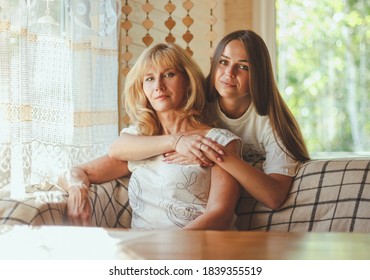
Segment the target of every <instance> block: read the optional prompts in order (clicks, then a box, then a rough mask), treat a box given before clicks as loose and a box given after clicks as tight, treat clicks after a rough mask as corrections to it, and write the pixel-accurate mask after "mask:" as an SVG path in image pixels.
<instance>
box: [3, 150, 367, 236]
mask: <svg viewBox="0 0 370 280" xmlns="http://www.w3.org/2000/svg"><path fill="white" fill-rule="evenodd" d="M128 181H129V178H128V177H123V178H120V179H117V180H113V181H111V182H107V183H104V184H96V185H92V186H91V188H90V191H89V196H90V201H91V205H92V225H93V226H98V227H110V228H129V227H130V221H131V209H130V207H129V203H128V195H127V186H128ZM43 192H45V193H44V194H43ZM47 193H48V194H49V195H47ZM36 194H37V195H36ZM41 194H43V195H41ZM51 194H53V195H51ZM27 195H28V200H27V202H24V201H23V202H20V201H17V200H15V199H11V198H9V197H5V198H4V197H0V224H4V223H5V224H28V225H42V224H49V225H57V224H66V223H67V222H66V220H65V217H64V213H65V209H66V200H67V194H66V193H65V192H64V191H63V190H61V189H60V188H58V186H52V185H47V187H42V188H40V186H32V187H31V188H30V189H29V190H28V193H27ZM22 209H23V210H22ZM21 210H22V211H21ZM236 214H237V221H236V226H237V229H238V230H253V231H282V232H308V231H318V232H319V231H320V232H330V231H332V232H370V158H369V157H358V158H343V159H320V160H311V161H309V162H307V163H305V164H303V165H302V166H301V167H300V168H299V171H298V173H297V175H296V176H295V178H294V182H293V185H292V188H291V190H290V192H289V194H288V197H287V200H286V201H285V202H284V204H283V205H281V207H280V208H279V209H277V210H271V209H269V208H267V207H266V206H264V205H263V204H261V203H259V202H258V201H256V200H255V199H253V198H252V197H251V196H250V195H249V194H248V193H247V192H246V191H243V193H242V195H241V198H240V200H239V202H238V205H237V208H236Z"/></svg>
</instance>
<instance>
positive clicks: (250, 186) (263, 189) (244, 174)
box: [202, 146, 293, 209]
mask: <svg viewBox="0 0 370 280" xmlns="http://www.w3.org/2000/svg"><path fill="white" fill-rule="evenodd" d="M207 150H208V148H207V147H206V146H202V151H203V153H204V154H205V155H206V156H207V157H209V158H210V159H211V160H213V161H214V162H215V163H217V165H219V166H220V167H221V168H222V169H224V170H225V171H227V172H228V173H230V174H231V175H232V176H233V177H234V178H235V179H236V180H237V181H238V182H239V183H240V185H241V186H242V187H243V188H244V189H245V190H247V191H248V192H249V194H250V195H252V196H253V197H254V198H255V199H256V200H258V201H260V202H262V203H263V204H265V205H266V206H267V207H269V208H271V209H277V208H278V207H279V206H280V205H281V204H282V203H283V202H284V201H285V199H286V197H287V195H288V192H289V189H290V187H291V185H292V182H293V178H292V177H290V176H286V175H282V174H274V173H273V174H266V173H264V172H263V171H262V170H259V169H257V168H255V167H253V166H252V165H250V164H249V163H247V162H245V161H244V160H243V159H241V158H240V157H239V156H238V155H237V154H235V153H229V152H228V153H227V154H226V155H224V156H223V161H217V160H216V158H214V157H213V156H212V153H208V151H207ZM212 157H213V158H212Z"/></svg>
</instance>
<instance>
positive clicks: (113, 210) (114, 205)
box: [89, 177, 132, 228]
mask: <svg viewBox="0 0 370 280" xmlns="http://www.w3.org/2000/svg"><path fill="white" fill-rule="evenodd" d="M128 180H129V178H128V177H123V178H121V179H117V180H113V181H110V182H107V183H104V184H95V185H94V184H93V185H91V187H90V190H89V196H90V202H91V205H92V217H91V220H92V225H93V226H99V227H111V228H113V227H114V228H117V227H118V228H130V227H131V214H132V212H131V208H130V206H129V203H128V192H127V187H128Z"/></svg>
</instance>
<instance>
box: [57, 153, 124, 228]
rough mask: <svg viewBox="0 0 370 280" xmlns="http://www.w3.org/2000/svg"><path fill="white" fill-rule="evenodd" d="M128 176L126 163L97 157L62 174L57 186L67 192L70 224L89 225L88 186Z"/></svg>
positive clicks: (105, 157) (107, 157) (106, 157)
mask: <svg viewBox="0 0 370 280" xmlns="http://www.w3.org/2000/svg"><path fill="white" fill-rule="evenodd" d="M128 174H129V170H128V167H127V162H123V161H119V160H116V159H113V158H110V157H109V156H102V157H99V158H97V159H95V160H92V161H90V162H87V163H85V164H82V165H79V166H76V167H73V168H72V169H71V170H70V171H68V172H66V173H64V174H63V175H62V176H61V177H60V178H59V181H58V184H59V185H60V186H61V187H62V188H64V189H65V190H66V191H67V192H68V201H67V216H68V217H69V221H70V222H71V224H73V225H86V226H88V225H90V214H91V206H90V203H89V196H88V188H89V187H90V184H98V183H103V182H108V181H111V180H113V179H117V178H120V177H122V176H125V175H128Z"/></svg>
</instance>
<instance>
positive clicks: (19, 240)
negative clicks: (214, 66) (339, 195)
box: [0, 226, 370, 260]
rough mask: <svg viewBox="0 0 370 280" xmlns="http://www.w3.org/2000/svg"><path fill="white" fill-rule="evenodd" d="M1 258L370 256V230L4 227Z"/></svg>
mask: <svg viewBox="0 0 370 280" xmlns="http://www.w3.org/2000/svg"><path fill="white" fill-rule="evenodd" d="M0 248H1V250H0V259H107V260H110V259H151V260H155V259H157V260H325V259H329V260H340V259H343V260H361V259H362V260H370V234H366V233H334V232H330V233H329V232H328V233H314V232H310V233H284V232H252V231H249V232H248V231H182V230H178V231H145V232H143V231H133V230H118V229H103V228H87V227H85V228H83V227H67V226H44V227H36V228H30V227H26V226H15V227H10V226H0Z"/></svg>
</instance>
